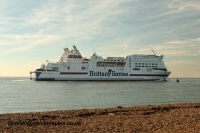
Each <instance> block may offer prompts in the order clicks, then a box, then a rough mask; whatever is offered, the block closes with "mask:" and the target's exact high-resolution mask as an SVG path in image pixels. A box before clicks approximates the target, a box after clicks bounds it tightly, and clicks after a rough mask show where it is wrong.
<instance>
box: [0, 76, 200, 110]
mask: <svg viewBox="0 0 200 133" xmlns="http://www.w3.org/2000/svg"><path fill="white" fill-rule="evenodd" d="M179 80H180V82H179V83H177V82H176V79H174V78H169V79H168V81H165V82H159V81H157V82H156V81H120V82H94V81H93V82H89V81H87V82H82V81H79V82H77V81H71V82H70V81H31V80H29V77H0V114H3V113H16V112H38V111H51V110H70V109H83V108H104V107H117V106H135V105H149V104H151V105H152V104H166V103H185V102H200V79H199V78H196V79H192V78H182V79H179Z"/></svg>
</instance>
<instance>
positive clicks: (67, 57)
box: [67, 57, 82, 58]
mask: <svg viewBox="0 0 200 133" xmlns="http://www.w3.org/2000/svg"><path fill="white" fill-rule="evenodd" d="M67 58H82V57H67Z"/></svg>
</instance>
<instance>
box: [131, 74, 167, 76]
mask: <svg viewBox="0 0 200 133" xmlns="http://www.w3.org/2000/svg"><path fill="white" fill-rule="evenodd" d="M129 76H169V74H167V75H166V74H165V75H164V74H130V75H129Z"/></svg>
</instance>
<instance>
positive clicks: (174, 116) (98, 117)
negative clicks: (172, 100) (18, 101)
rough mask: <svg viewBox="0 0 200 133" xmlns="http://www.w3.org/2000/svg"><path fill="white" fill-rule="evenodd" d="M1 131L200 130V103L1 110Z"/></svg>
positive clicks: (141, 132)
mask: <svg viewBox="0 0 200 133" xmlns="http://www.w3.org/2000/svg"><path fill="white" fill-rule="evenodd" d="M0 132H2V133H31V132H34V133H44V132H46V133H47V132H48V133H68V132H77V133H78V132H85V133H90V132H95V133H96V132H101V133H102V132H106V133H107V132H127V133H129V132H130V133H152V132H155V133H161V132H163V133H165V132H166V133H169V132H171V133H188V132H192V133H197V132H200V103H180V104H163V105H148V106H134V107H122V106H118V107H116V108H98V109H79V110H59V111H49V112H30V113H10V114H1V115H0Z"/></svg>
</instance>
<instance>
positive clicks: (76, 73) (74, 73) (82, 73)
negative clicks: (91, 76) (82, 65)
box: [60, 72, 88, 75]
mask: <svg viewBox="0 0 200 133" xmlns="http://www.w3.org/2000/svg"><path fill="white" fill-rule="evenodd" d="M60 74H72V75H87V74H88V73H87V72H61V73H60Z"/></svg>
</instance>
